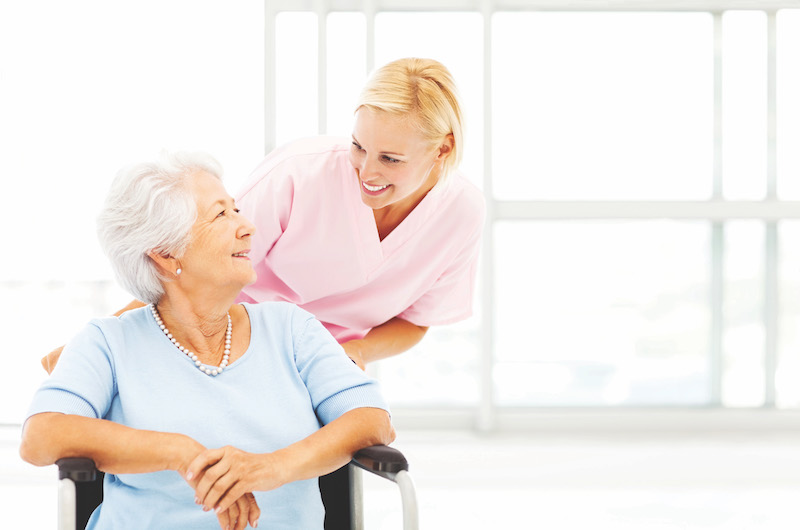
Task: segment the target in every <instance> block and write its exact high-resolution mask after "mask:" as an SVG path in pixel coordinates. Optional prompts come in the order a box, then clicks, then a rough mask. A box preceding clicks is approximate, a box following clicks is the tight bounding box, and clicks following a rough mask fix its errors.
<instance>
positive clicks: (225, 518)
mask: <svg viewBox="0 0 800 530" xmlns="http://www.w3.org/2000/svg"><path fill="white" fill-rule="evenodd" d="M217 521H218V522H219V527H220V528H221V529H222V530H230V528H231V518H230V513H228V512H219V513H218V514H217Z"/></svg>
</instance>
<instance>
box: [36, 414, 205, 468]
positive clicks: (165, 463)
mask: <svg viewBox="0 0 800 530" xmlns="http://www.w3.org/2000/svg"><path fill="white" fill-rule="evenodd" d="M203 450H204V447H203V446H202V445H201V444H199V443H198V442H196V441H194V440H192V439H191V438H189V437H188V436H184V435H181V434H174V433H164V432H156V431H146V430H139V429H132V428H130V427H126V426H125V425H120V424H118V423H114V422H111V421H107V420H99V419H94V418H86V417H83V416H75V415H70V414H60V413H57V412H45V413H41V414H36V415H35V416H32V417H31V418H29V419H28V421H27V422H26V423H25V427H24V429H23V432H22V444H21V445H20V456H21V457H22V459H23V460H25V461H27V462H29V463H31V464H34V465H37V466H46V465H50V464H54V463H55V462H56V460H58V459H59V458H66V457H86V458H91V459H92V460H94V462H95V465H96V466H97V468H98V469H100V470H101V471H105V472H109V473H149V472H153V471H164V470H175V471H181V472H182V471H183V470H184V468H185V467H186V466H187V465H188V463H189V462H191V460H192V459H193V458H194V457H195V456H196V455H197V454H199V453H200V452H201V451H203Z"/></svg>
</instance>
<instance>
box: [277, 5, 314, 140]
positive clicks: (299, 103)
mask: <svg viewBox="0 0 800 530" xmlns="http://www.w3.org/2000/svg"><path fill="white" fill-rule="evenodd" d="M317 40H318V27H317V15H315V14H314V13H295V12H286V13H278V15H277V16H276V17H275V101H276V102H277V105H275V128H276V131H275V138H276V144H277V145H283V144H285V143H287V142H289V141H291V140H294V139H297V138H304V137H306V136H314V135H316V134H318V133H319V132H320V131H319V105H318V103H317Z"/></svg>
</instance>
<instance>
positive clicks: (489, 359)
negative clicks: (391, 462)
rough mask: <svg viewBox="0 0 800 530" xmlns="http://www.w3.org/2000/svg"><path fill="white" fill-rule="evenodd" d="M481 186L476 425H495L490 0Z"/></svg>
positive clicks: (487, 2) (485, 9) (485, 7)
mask: <svg viewBox="0 0 800 530" xmlns="http://www.w3.org/2000/svg"><path fill="white" fill-rule="evenodd" d="M481 8H482V14H483V190H484V197H485V198H486V224H485V228H484V232H483V248H482V271H483V273H482V276H481V284H482V293H481V331H480V336H481V349H480V363H479V364H478V366H480V374H479V377H480V402H479V408H478V418H477V427H478V429H480V430H482V431H488V430H491V429H493V428H494V425H495V422H496V414H495V405H494V394H495V392H494V344H495V340H494V339H495V337H494V335H495V326H494V316H495V299H494V293H495V288H494V278H495V270H494V261H495V260H494V222H495V208H494V204H495V198H494V191H493V187H492V13H493V9H492V1H491V0H483V2H482V4H481Z"/></svg>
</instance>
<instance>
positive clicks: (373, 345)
mask: <svg viewBox="0 0 800 530" xmlns="http://www.w3.org/2000/svg"><path fill="white" fill-rule="evenodd" d="M427 331H428V328H427V327H423V326H417V325H416V324H412V323H411V322H409V321H407V320H403V319H402V318H397V317H395V318H393V319H391V320H388V321H386V322H384V323H383V324H381V325H379V326H375V327H374V328H372V329H371V330H370V331H369V333H367V334H366V335H365V336H364V338H363V339H359V340H354V341H350V342H348V343H346V344H343V346H344V348H345V350H346V351H348V353H350V351H351V349H355V350H356V351H357V352H358V354H359V355H360V357H361V359H362V361H363V362H364V363H365V364H366V363H369V362H372V361H378V360H380V359H385V358H386V357H392V356H394V355H397V354H399V353H403V352H404V351H407V350H409V349H411V348H412V347H413V346H415V345H416V344H417V343H419V341H421V340H422V337H424V336H425V333H427Z"/></svg>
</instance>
